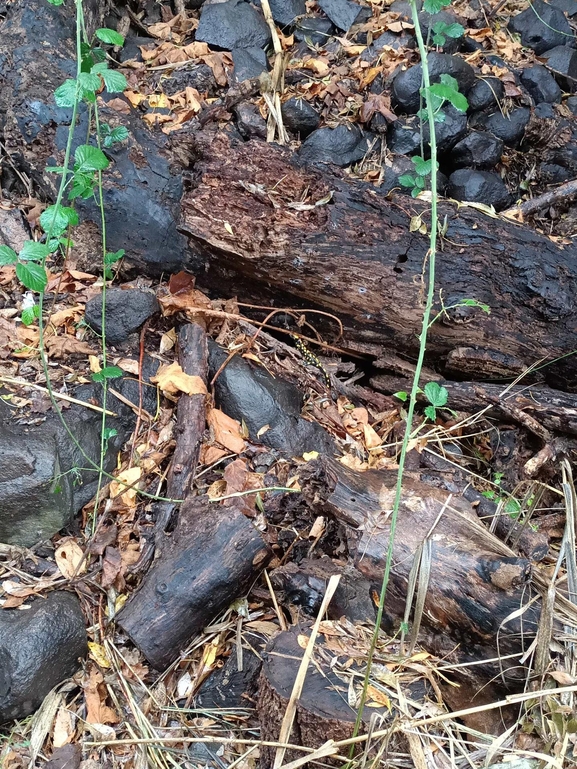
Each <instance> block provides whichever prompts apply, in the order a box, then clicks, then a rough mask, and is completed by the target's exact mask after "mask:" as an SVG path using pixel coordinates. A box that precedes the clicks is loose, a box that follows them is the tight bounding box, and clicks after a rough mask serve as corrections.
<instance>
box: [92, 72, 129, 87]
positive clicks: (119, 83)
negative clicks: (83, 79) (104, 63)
mask: <svg viewBox="0 0 577 769" xmlns="http://www.w3.org/2000/svg"><path fill="white" fill-rule="evenodd" d="M99 74H100V77H101V78H102V79H103V80H104V85H105V86H106V90H107V91H108V93H119V92H122V91H124V90H126V87H127V86H128V83H127V82H126V78H125V77H124V75H123V74H122V72H117V71H116V70H115V69H105V70H103V71H102V72H100V73H99Z"/></svg>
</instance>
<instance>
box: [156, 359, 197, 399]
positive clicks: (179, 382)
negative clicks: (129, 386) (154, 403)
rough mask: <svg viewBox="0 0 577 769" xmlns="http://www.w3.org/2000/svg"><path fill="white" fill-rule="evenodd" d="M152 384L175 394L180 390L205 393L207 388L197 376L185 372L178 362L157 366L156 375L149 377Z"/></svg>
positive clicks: (189, 392) (188, 393)
mask: <svg viewBox="0 0 577 769" xmlns="http://www.w3.org/2000/svg"><path fill="white" fill-rule="evenodd" d="M150 381H151V382H153V383H154V384H158V386H159V387H160V389H161V390H162V391H163V392H165V393H168V394H169V395H176V393H179V392H182V393H186V394H187V395H206V394H207V389H206V385H205V383H204V382H203V380H202V379H201V378H200V377H199V376H191V375H190V374H185V373H184V371H183V370H182V368H181V366H180V365H179V364H178V363H171V364H170V366H166V365H163V366H161V367H160V368H159V370H158V372H157V374H156V376H153V377H151V378H150Z"/></svg>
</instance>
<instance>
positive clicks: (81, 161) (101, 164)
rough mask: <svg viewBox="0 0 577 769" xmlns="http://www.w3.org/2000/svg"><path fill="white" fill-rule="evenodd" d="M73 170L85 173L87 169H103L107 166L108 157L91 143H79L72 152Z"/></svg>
mask: <svg viewBox="0 0 577 769" xmlns="http://www.w3.org/2000/svg"><path fill="white" fill-rule="evenodd" d="M74 160H75V161H76V162H75V164H74V171H75V172H80V173H86V172H87V171H104V169H105V168H108V158H107V157H106V155H105V154H104V152H102V150H100V149H98V147H93V146H92V145H91V144H81V145H80V146H79V147H77V148H76V152H75V153H74Z"/></svg>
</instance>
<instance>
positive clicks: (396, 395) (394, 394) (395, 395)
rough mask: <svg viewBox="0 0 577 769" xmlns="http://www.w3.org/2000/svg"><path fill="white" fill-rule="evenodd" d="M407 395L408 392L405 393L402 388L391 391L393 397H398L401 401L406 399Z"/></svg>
mask: <svg viewBox="0 0 577 769" xmlns="http://www.w3.org/2000/svg"><path fill="white" fill-rule="evenodd" d="M408 397H409V393H406V392H405V391H404V390H399V392H398V393H393V398H398V399H399V400H400V401H403V403H404V402H405V401H406V400H407V398H408Z"/></svg>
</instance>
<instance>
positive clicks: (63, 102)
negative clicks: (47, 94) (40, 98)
mask: <svg viewBox="0 0 577 769" xmlns="http://www.w3.org/2000/svg"><path fill="white" fill-rule="evenodd" d="M80 98H81V93H80V89H79V87H78V84H77V82H76V80H65V81H64V82H63V83H62V85H59V86H58V88H57V89H56V90H55V91H54V101H55V102H56V104H57V106H58V107H73V106H74V104H75V103H76V100H77V99H80Z"/></svg>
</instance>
